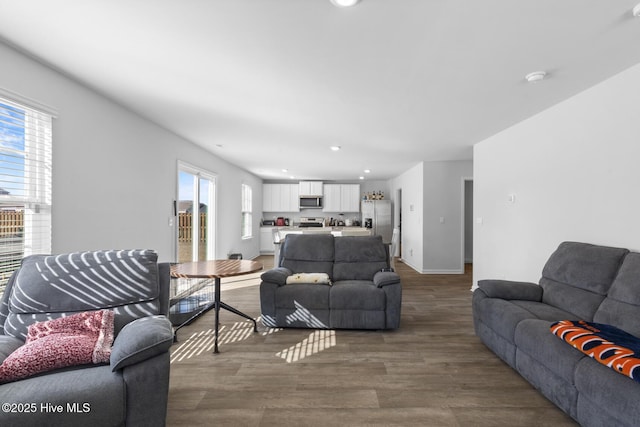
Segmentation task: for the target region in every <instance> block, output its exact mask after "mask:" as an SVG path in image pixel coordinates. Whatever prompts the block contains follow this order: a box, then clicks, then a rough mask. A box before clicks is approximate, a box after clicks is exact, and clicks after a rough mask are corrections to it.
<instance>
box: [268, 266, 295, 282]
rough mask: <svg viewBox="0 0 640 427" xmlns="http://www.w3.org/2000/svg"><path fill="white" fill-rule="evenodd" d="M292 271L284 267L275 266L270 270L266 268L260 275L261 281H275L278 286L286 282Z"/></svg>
mask: <svg viewBox="0 0 640 427" xmlns="http://www.w3.org/2000/svg"><path fill="white" fill-rule="evenodd" d="M292 274H293V272H292V271H291V270H289V269H288V268H285V267H276V268H272V269H271V270H267V271H265V272H264V273H262V275H261V276H260V279H262V281H263V282H271V283H275V284H276V285H278V286H282V285H286V284H287V277H289V276H291V275H292Z"/></svg>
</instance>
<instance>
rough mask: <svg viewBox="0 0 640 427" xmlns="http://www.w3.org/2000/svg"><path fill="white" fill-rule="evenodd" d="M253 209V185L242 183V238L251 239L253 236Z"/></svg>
mask: <svg viewBox="0 0 640 427" xmlns="http://www.w3.org/2000/svg"><path fill="white" fill-rule="evenodd" d="M252 210H253V202H252V196H251V187H250V186H248V185H247V184H242V238H243V239H249V238H251V237H252V236H253V222H252V219H251V215H252V214H251V212H252Z"/></svg>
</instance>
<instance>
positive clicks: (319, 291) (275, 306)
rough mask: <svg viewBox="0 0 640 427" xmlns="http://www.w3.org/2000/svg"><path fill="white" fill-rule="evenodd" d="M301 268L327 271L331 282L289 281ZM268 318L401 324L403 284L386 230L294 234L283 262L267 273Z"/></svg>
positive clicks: (332, 325) (341, 324)
mask: <svg viewBox="0 0 640 427" xmlns="http://www.w3.org/2000/svg"><path fill="white" fill-rule="evenodd" d="M295 273H326V274H327V275H328V276H329V278H330V280H331V284H318V283H296V284H286V282H287V278H288V277H289V276H292V275H293V274H295ZM261 278H262V282H261V284H260V304H261V308H262V322H263V323H264V324H265V325H266V326H269V327H296V328H316V329H396V328H398V327H399V326H400V307H401V303H402V286H401V283H400V277H399V276H398V275H397V274H396V273H395V272H393V271H391V269H390V268H389V248H388V246H387V245H385V244H383V243H382V238H381V237H380V236H357V237H356V236H349V237H347V236H345V237H334V236H332V235H327V234H288V235H287V236H286V238H285V240H284V242H282V243H281V250H280V259H279V263H278V265H277V266H276V267H275V268H273V269H271V270H269V271H266V272H265V273H263V274H262V276H261Z"/></svg>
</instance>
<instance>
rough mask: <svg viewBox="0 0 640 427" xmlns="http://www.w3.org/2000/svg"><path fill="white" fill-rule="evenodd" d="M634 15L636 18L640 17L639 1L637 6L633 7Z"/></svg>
mask: <svg viewBox="0 0 640 427" xmlns="http://www.w3.org/2000/svg"><path fill="white" fill-rule="evenodd" d="M632 13H633V16H635V17H636V18H638V17H640V3H638V4H637V5H636V7H634V8H633V12H632Z"/></svg>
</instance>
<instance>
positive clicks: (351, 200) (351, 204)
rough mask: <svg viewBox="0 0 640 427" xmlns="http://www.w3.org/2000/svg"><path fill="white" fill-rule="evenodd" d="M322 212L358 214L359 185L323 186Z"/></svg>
mask: <svg viewBox="0 0 640 427" xmlns="http://www.w3.org/2000/svg"><path fill="white" fill-rule="evenodd" d="M322 211H323V212H339V213H345V212H360V184H325V185H324V200H323V208H322Z"/></svg>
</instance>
